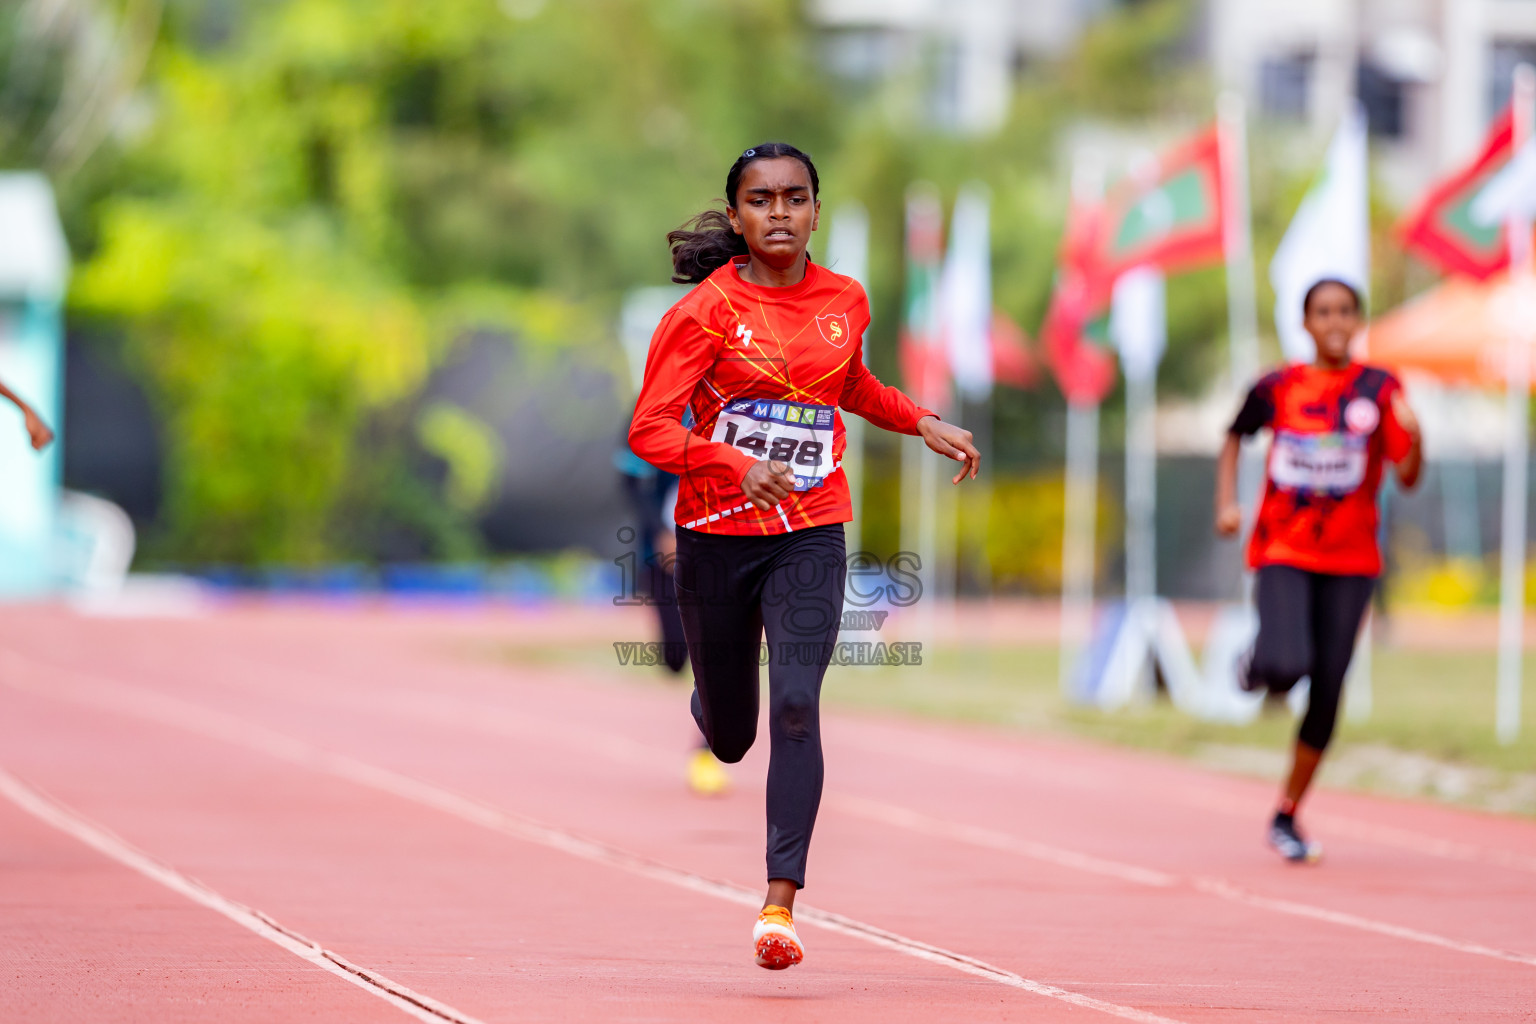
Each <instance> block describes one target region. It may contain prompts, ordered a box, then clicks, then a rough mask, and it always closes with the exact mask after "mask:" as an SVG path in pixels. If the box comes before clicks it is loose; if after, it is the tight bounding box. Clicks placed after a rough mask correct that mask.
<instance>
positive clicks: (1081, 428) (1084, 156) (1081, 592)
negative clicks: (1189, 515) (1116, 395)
mask: <svg viewBox="0 0 1536 1024" xmlns="http://www.w3.org/2000/svg"><path fill="white" fill-rule="evenodd" d="M1103 192H1104V167H1103V165H1102V163H1101V162H1100V160H1099V158H1098V157H1097V155H1096V154H1090V153H1083V152H1080V153H1079V154H1078V155H1077V158H1076V160H1075V161H1074V166H1073V168H1072V197H1073V201H1074V202H1075V203H1079V204H1088V203H1097V202H1098V201H1099V200H1100V199H1101V198H1102V195H1103ZM1099 404H1100V403H1099V400H1098V399H1097V398H1093V399H1074V398H1073V397H1072V396H1071V395H1068V396H1067V466H1066V481H1065V487H1064V494H1063V499H1064V505H1065V507H1064V509H1063V522H1062V529H1061V635H1060V639H1059V653H1058V666H1057V670H1058V680H1059V683H1060V686H1061V693H1062V695H1063V696H1065V697H1068V698H1070V697H1071V696H1072V673H1073V670H1074V669H1075V668H1076V666H1077V660H1078V656H1079V654H1080V652H1081V651H1082V649H1083V645H1084V644H1086V643H1087V641H1088V634H1089V631H1090V630H1091V629H1092V628H1093V577H1094V564H1093V563H1094V547H1095V538H1096V536H1097V533H1098V522H1097V519H1098V509H1099V493H1098V492H1099Z"/></svg>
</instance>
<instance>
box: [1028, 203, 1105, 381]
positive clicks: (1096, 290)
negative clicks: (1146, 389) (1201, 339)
mask: <svg viewBox="0 0 1536 1024" xmlns="http://www.w3.org/2000/svg"><path fill="white" fill-rule="evenodd" d="M1103 223H1104V209H1103V207H1101V206H1095V205H1087V204H1084V203H1080V202H1075V203H1073V205H1072V208H1071V210H1069V211H1068V213H1067V230H1066V233H1065V234H1064V235H1063V236H1062V240H1061V257H1060V260H1059V263H1058V265H1057V268H1056V287H1055V289H1054V290H1053V291H1052V292H1051V305H1050V308H1049V309H1047V310H1046V313H1045V322H1044V323H1043V324H1042V325H1041V326H1040V342H1041V348H1042V349H1043V350H1044V354H1045V362H1046V365H1047V366H1049V367H1050V369H1051V375H1052V376H1054V377H1055V378H1056V383H1057V385H1058V386H1059V387H1060V388H1061V393H1062V394H1064V395H1066V397H1067V401H1069V402H1071V403H1073V404H1074V405H1092V404H1096V403H1098V402H1101V401H1103V399H1104V396H1105V395H1107V394H1109V391H1110V389H1111V388H1113V387H1114V386H1115V361H1114V357H1112V356H1111V355H1110V354H1109V353H1108V352H1107V351H1105V349H1104V348H1103V347H1102V346H1101V345H1099V344H1095V343H1094V341H1093V340H1092V339H1091V335H1092V333H1093V332H1092V331H1091V330H1090V327H1091V325H1092V324H1093V322H1094V321H1095V320H1102V319H1103V317H1104V315H1105V311H1106V309H1107V305H1108V295H1109V289H1110V288H1111V287H1112V286H1113V283H1114V281H1113V278H1109V279H1105V278H1104V275H1103V271H1102V268H1101V267H1099V266H1098V264H1096V263H1095V262H1094V253H1095V251H1096V247H1097V244H1098V239H1099V235H1100V233H1101V231H1102V229H1103ZM1100 333H1102V332H1100Z"/></svg>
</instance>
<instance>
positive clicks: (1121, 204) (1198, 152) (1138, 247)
mask: <svg viewBox="0 0 1536 1024" xmlns="http://www.w3.org/2000/svg"><path fill="white" fill-rule="evenodd" d="M1224 192H1225V186H1224V175H1223V174H1222V166H1221V136H1220V134H1219V129H1217V128H1215V127H1213V128H1211V129H1210V130H1208V131H1205V132H1202V133H1201V134H1200V135H1197V136H1196V137H1195V138H1193V139H1190V140H1189V141H1188V142H1185V143H1184V144H1183V145H1181V146H1178V147H1176V148H1174V149H1172V150H1170V151H1169V152H1167V153H1164V154H1163V155H1162V156H1161V157H1158V158H1157V159H1155V160H1150V161H1147V162H1146V163H1145V164H1144V165H1143V166H1141V167H1138V168H1136V169H1134V170H1133V171H1132V172H1131V173H1130V174H1129V175H1127V176H1126V177H1125V178H1123V179H1121V181H1120V182H1119V183H1117V184H1116V185H1115V187H1114V188H1112V189H1111V190H1110V192H1109V194H1108V195H1107V196H1106V197H1105V201H1104V215H1103V220H1102V222H1101V226H1100V230H1099V233H1098V238H1097V241H1096V243H1095V245H1094V248H1093V253H1092V257H1091V258H1092V261H1093V263H1094V264H1095V265H1096V266H1097V268H1098V273H1097V275H1096V276H1097V278H1098V280H1097V283H1098V284H1099V285H1100V286H1101V287H1103V288H1104V289H1105V291H1104V295H1103V298H1102V301H1104V302H1106V303H1107V302H1108V299H1109V289H1112V288H1113V287H1114V281H1115V278H1116V277H1118V276H1120V274H1122V273H1124V272H1125V271H1127V270H1130V269H1131V268H1132V267H1141V266H1152V267H1157V268H1159V269H1161V270H1162V271H1163V272H1165V273H1169V274H1173V273H1177V272H1179V271H1181V270H1191V269H1193V268H1195V267H1200V266H1204V265H1206V264H1210V263H1219V262H1220V261H1221V259H1222V254H1223V246H1222V242H1223V235H1222V208H1223V207H1222V203H1223V198H1224Z"/></svg>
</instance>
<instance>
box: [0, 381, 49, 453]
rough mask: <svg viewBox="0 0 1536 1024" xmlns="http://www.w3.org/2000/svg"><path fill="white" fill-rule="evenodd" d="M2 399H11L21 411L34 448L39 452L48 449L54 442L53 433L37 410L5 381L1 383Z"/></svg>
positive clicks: (0, 392) (29, 439)
mask: <svg viewBox="0 0 1536 1024" xmlns="http://www.w3.org/2000/svg"><path fill="white" fill-rule="evenodd" d="M0 398H6V399H9V400H10V401H11V402H12V403H14V404H15V406H16V408H18V409H20V410H21V415H22V418H23V419H24V420H25V421H26V427H27V440H28V441H30V442H31V443H32V447H33V448H34V449H35V450H37V451H42V450H43V449H44V448H46V447H48V442H49V441H52V440H53V431H51V430H49V429H48V424H46V423H44V422H43V418H42V417H41V416H39V415H38V414H37V412H36V410H34V409H33V408H32V407H31V406H30V405H28V404H27V403H26V402H24V401H22V399H21V396H20V395H18V394H16V392H14V391H12V390H11V389H10V388H8V387H6V386H5V382H4V381H0Z"/></svg>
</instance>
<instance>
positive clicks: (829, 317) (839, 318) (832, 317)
mask: <svg viewBox="0 0 1536 1024" xmlns="http://www.w3.org/2000/svg"><path fill="white" fill-rule="evenodd" d="M816 329H817V330H818V331H820V332H821V336H822V338H823V339H824V340H825V341H826V343H827V344H829V345H831V346H832V347H833V348H842V347H843V346H844V345H846V344H848V315H847V314H846V313H827V314H824V315H822V316H818V317H817V318H816Z"/></svg>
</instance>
